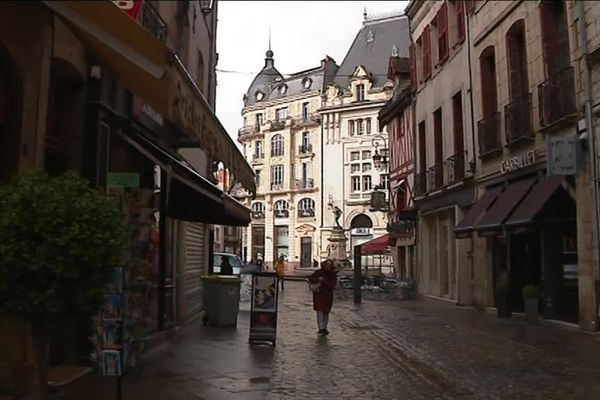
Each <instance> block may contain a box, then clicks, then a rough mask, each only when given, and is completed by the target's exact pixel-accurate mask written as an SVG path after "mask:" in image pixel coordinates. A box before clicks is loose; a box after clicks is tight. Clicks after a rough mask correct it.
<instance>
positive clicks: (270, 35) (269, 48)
mask: <svg viewBox="0 0 600 400" xmlns="http://www.w3.org/2000/svg"><path fill="white" fill-rule="evenodd" d="M269 50H271V26H269Z"/></svg>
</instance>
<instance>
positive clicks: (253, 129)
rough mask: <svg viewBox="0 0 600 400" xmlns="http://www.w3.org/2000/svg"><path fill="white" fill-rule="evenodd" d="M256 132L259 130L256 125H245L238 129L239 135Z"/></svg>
mask: <svg viewBox="0 0 600 400" xmlns="http://www.w3.org/2000/svg"><path fill="white" fill-rule="evenodd" d="M255 132H257V131H256V127H255V126H251V125H248V126H244V127H243V128H240V129H238V137H240V136H244V135H250V134H252V133H255Z"/></svg>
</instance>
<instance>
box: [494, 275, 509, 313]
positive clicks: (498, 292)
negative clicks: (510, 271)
mask: <svg viewBox="0 0 600 400" xmlns="http://www.w3.org/2000/svg"><path fill="white" fill-rule="evenodd" d="M509 291H510V290H509V286H508V277H507V275H506V273H502V274H501V275H500V277H499V279H498V282H497V284H496V287H495V290H494V300H495V302H496V311H497V313H498V317H500V318H508V317H510V316H511V314H512V313H511V311H510V306H509V301H508V295H509Z"/></svg>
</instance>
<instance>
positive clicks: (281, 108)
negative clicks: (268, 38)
mask: <svg viewBox="0 0 600 400" xmlns="http://www.w3.org/2000/svg"><path fill="white" fill-rule="evenodd" d="M337 69H338V66H337V65H336V63H335V61H334V60H333V59H332V58H330V57H328V56H327V57H325V58H324V59H323V60H322V61H321V65H320V66H319V67H316V68H312V69H309V70H306V71H301V72H297V73H295V74H292V75H290V76H289V77H284V76H283V75H282V74H281V73H279V71H277V69H276V68H275V65H274V59H273V52H272V51H271V50H270V49H269V50H268V51H267V53H266V58H265V65H264V68H263V69H262V70H261V71H260V72H259V74H258V75H257V76H256V77H255V79H254V81H253V82H252V84H251V85H250V87H249V88H248V91H247V93H246V94H245V95H244V108H243V110H242V115H243V117H244V126H243V127H242V128H241V129H240V130H239V136H238V140H239V142H240V143H242V145H243V153H244V154H245V156H246V159H247V160H248V162H249V163H251V165H252V167H253V169H254V172H255V175H256V186H257V195H256V197H255V198H254V199H251V198H249V197H248V198H246V200H245V202H246V203H245V204H246V205H247V206H249V207H251V209H252V223H251V225H250V227H249V228H247V229H246V232H245V234H244V235H243V248H244V251H243V258H244V259H245V260H250V259H252V260H255V261H256V260H257V259H262V260H263V261H264V262H265V263H267V264H268V265H273V262H274V261H275V260H276V259H277V258H279V257H283V258H284V259H286V260H287V267H288V268H290V269H293V268H298V267H311V266H312V265H313V261H314V260H319V254H320V252H321V243H320V241H319V228H320V216H321V204H322V203H321V196H320V190H321V187H322V182H321V171H322V169H321V168H322V167H321V160H322V149H321V123H320V122H321V116H320V115H319V113H318V112H317V110H319V109H320V108H321V106H322V99H321V96H322V95H323V91H324V88H325V87H326V86H327V85H328V84H329V83H330V82H331V81H332V79H333V77H334V75H335V73H336V71H337Z"/></svg>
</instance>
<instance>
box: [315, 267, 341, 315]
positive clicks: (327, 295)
mask: <svg viewBox="0 0 600 400" xmlns="http://www.w3.org/2000/svg"><path fill="white" fill-rule="evenodd" d="M321 276H322V277H323V278H324V279H323V280H322V281H321V287H320V289H319V291H318V292H314V293H313V309H314V310H315V311H324V312H329V311H331V306H332V305H333V289H335V283H336V281H337V277H336V275H335V272H326V271H323V270H322V269H320V270H317V271H315V272H314V273H313V274H312V275H311V276H310V277H309V278H308V281H309V282H310V283H317V282H319V277H321Z"/></svg>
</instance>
